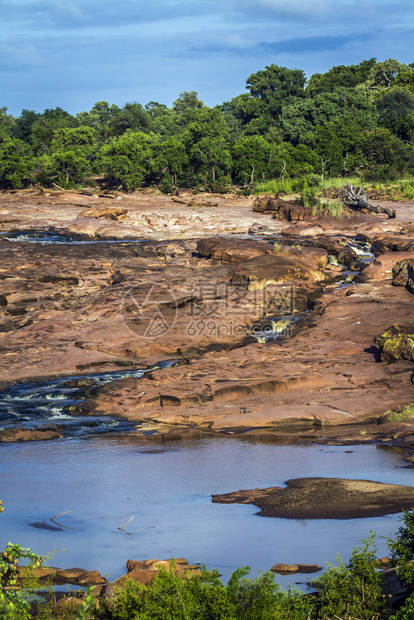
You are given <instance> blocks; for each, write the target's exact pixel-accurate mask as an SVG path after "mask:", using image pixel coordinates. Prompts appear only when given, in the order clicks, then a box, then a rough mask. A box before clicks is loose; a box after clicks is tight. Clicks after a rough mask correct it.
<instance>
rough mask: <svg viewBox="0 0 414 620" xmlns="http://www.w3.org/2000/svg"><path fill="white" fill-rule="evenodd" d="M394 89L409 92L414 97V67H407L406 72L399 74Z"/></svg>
mask: <svg viewBox="0 0 414 620" xmlns="http://www.w3.org/2000/svg"><path fill="white" fill-rule="evenodd" d="M393 87H394V88H397V89H398V90H408V92H410V93H412V94H413V95H414V67H413V66H411V67H407V69H406V70H403V71H401V72H400V73H398V74H397V76H396V78H395V80H394V82H393Z"/></svg>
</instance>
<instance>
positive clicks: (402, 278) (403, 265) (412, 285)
mask: <svg viewBox="0 0 414 620" xmlns="http://www.w3.org/2000/svg"><path fill="white" fill-rule="evenodd" d="M392 283H393V284H394V286H405V287H406V289H408V290H409V291H410V293H414V258H409V259H406V260H402V261H399V262H398V263H396V264H395V265H394V267H393V268H392Z"/></svg>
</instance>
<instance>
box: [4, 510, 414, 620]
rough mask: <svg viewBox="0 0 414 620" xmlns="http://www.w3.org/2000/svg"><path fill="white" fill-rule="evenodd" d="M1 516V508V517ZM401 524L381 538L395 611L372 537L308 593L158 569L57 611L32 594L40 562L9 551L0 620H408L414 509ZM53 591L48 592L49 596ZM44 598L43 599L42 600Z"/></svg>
mask: <svg viewBox="0 0 414 620" xmlns="http://www.w3.org/2000/svg"><path fill="white" fill-rule="evenodd" d="M1 510H2V506H1V502H0V511H1ZM401 521H402V525H401V527H400V528H399V530H398V532H397V534H396V536H395V537H393V538H390V539H389V540H388V548H389V551H390V563H391V565H392V566H394V567H395V570H396V574H397V576H398V578H399V580H400V582H401V584H402V585H403V586H405V588H406V596H405V600H404V599H402V600H400V601H399V604H400V608H399V609H398V611H396V610H395V609H394V610H392V609H390V608H389V607H387V605H386V602H387V597H388V594H387V592H384V590H383V579H382V575H381V572H379V570H378V560H377V556H376V551H377V549H376V545H375V534H373V533H372V532H371V533H370V534H369V536H368V538H367V539H366V540H364V541H362V544H361V546H360V547H358V548H355V549H354V550H353V551H352V554H351V558H350V560H349V561H348V563H345V562H344V561H343V560H342V559H341V558H340V557H338V565H337V566H333V565H329V564H328V566H327V569H326V571H325V572H324V573H323V574H322V576H321V577H319V578H317V579H315V580H313V582H312V584H311V585H312V589H313V591H312V592H311V593H309V594H305V593H303V592H302V591H300V590H298V589H296V588H291V587H289V588H288V589H287V590H283V589H281V588H280V586H279V584H278V583H276V582H275V579H274V575H273V573H271V572H266V573H262V574H260V575H259V576H258V577H256V578H253V579H250V578H248V574H249V570H250V569H249V567H245V568H239V569H237V570H236V571H234V573H233V574H232V575H231V577H230V579H229V581H228V583H227V584H223V583H222V582H221V580H220V575H219V573H218V571H216V570H213V571H207V570H206V569H205V568H204V567H203V568H202V570H201V575H200V576H193V577H191V578H182V577H179V576H178V575H177V573H176V572H175V571H174V566H172V567H170V570H166V569H162V568H161V569H160V571H159V574H158V576H157V577H156V578H155V579H153V580H152V581H151V582H150V583H149V584H147V585H142V584H140V583H136V582H135V581H133V580H132V579H127V580H126V582H125V583H124V584H123V585H122V586H120V587H119V588H116V587H115V594H114V596H112V597H110V598H103V599H100V600H99V601H97V600H95V598H94V596H93V588H89V590H88V591H87V592H86V593H85V594H84V595H83V598H81V599H79V598H76V596H75V597H72V598H71V600H70V601H68V603H66V604H65V605H63V606H59V607H57V606H56V604H55V603H54V602H53V597H52V600H49V601H48V602H46V601H43V599H41V598H39V597H38V596H36V591H35V589H34V580H33V578H32V576H31V572H33V571H32V569H33V568H35V567H37V566H39V564H40V563H41V562H42V558H41V557H40V556H36V555H35V554H33V553H32V552H30V550H26V549H21V548H20V547H19V546H18V545H10V544H9V545H8V546H7V547H6V549H5V550H4V551H3V552H2V555H1V559H0V619H1V620H22V619H23V620H24V619H27V620H28V619H30V618H37V619H39V620H52V619H55V618H60V619H62V620H63V619H67V620H69V618H71V619H73V618H74V619H75V620H87V619H89V620H188V619H189V618H191V619H193V620H239V619H243V620H329V619H331V618H337V619H338V620H372V619H373V618H375V619H376V620H386V619H387V620H411V619H412V618H413V611H414V593H413V591H414V510H411V511H404V512H403V514H402V516H401ZM19 558H28V559H29V565H28V567H27V569H26V577H25V580H24V581H23V582H19V583H18V582H17V580H16V572H17V569H16V564H17V560H18V559H19ZM52 592H53V591H52ZM49 598H50V597H49Z"/></svg>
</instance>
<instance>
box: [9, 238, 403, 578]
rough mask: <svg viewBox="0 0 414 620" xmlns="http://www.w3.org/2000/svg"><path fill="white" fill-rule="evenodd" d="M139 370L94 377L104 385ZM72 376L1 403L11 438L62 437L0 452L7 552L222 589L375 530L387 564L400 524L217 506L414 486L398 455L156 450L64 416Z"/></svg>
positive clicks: (244, 446) (347, 449)
mask: <svg viewBox="0 0 414 620" xmlns="http://www.w3.org/2000/svg"><path fill="white" fill-rule="evenodd" d="M29 238H30V239H31V240H33V237H29ZM16 240H17V239H16ZM20 240H21V239H20ZM65 241H66V242H67V241H68V240H67V239H66V240H65ZM37 242H39V238H38V241H37ZM40 242H43V243H48V242H49V243H50V242H56V240H55V239H53V240H51V239H47V238H44V237H40ZM367 253H368V252H367ZM143 372H144V371H142V370H136V371H132V370H125V371H117V372H113V373H104V374H99V375H97V374H93V375H88V376H89V377H91V378H92V379H94V381H95V383H97V384H103V383H105V382H108V381H111V380H113V379H114V378H120V377H122V376H128V375H129V376H130V375H134V376H136V377H140V376H142V375H143ZM73 378H74V377H73V376H71V377H65V378H59V379H56V380H52V381H44V382H39V383H36V384H18V385H15V386H13V387H11V388H9V389H8V390H5V391H3V392H2V393H1V394H0V425H1V426H2V427H3V428H7V426H8V425H15V424H18V425H19V426H27V427H28V428H33V427H35V426H36V425H37V424H42V425H44V424H57V425H58V426H59V427H60V428H61V429H62V434H63V437H62V438H60V439H56V440H50V441H44V442H42V441H34V442H22V443H5V444H1V445H0V463H1V472H2V476H1V491H0V497H1V499H2V501H3V505H4V512H3V514H2V515H1V528H0V548H2V547H3V546H5V545H6V544H7V542H9V541H11V542H14V543H15V542H18V543H19V544H20V545H22V546H24V547H30V548H31V549H32V550H33V551H34V552H36V553H39V554H46V553H49V552H52V559H51V560H49V564H50V565H52V566H59V567H61V568H71V567H75V566H76V567H80V568H85V569H87V570H94V569H97V570H99V571H100V573H101V574H103V575H104V574H105V573H107V575H108V579H109V580H113V579H115V578H117V577H119V576H120V575H121V574H123V573H124V572H125V563H126V561H127V560H128V559H135V560H143V559H147V558H156V559H166V558H171V557H185V558H186V559H188V560H189V561H190V562H191V563H193V562H194V563H195V562H200V563H202V564H205V565H206V566H207V567H208V568H217V569H218V570H219V571H220V573H221V574H222V576H223V579H224V580H226V579H228V577H229V576H230V574H231V572H232V571H233V570H235V569H236V568H238V567H240V566H246V565H249V566H250V567H251V569H252V571H251V576H256V574H257V571H258V570H261V571H263V570H268V569H270V568H271V566H272V565H273V564H275V563H281V562H283V563H304V564H306V563H309V564H321V565H322V566H325V563H326V562H331V563H334V562H335V559H336V556H337V554H340V555H341V556H342V557H343V558H344V559H345V560H347V559H348V558H349V556H350V553H351V551H352V548H353V547H354V546H356V545H359V543H360V541H361V539H363V538H366V537H367V535H368V534H369V532H370V530H372V531H375V532H377V538H376V542H377V545H378V553H379V555H380V556H381V555H386V553H387V547H386V539H387V537H389V536H390V534H394V533H395V532H396V531H397V529H398V527H399V523H398V519H399V515H388V516H385V517H379V518H368V519H367V518H364V519H350V520H335V519H327V520H290V519H275V518H268V517H259V516H257V514H256V513H257V511H258V509H257V508H256V507H255V506H251V505H238V504H213V503H212V502H211V495H212V494H217V493H228V492H230V491H235V490H238V489H249V488H255V487H269V486H276V485H279V486H283V484H284V482H285V481H286V480H288V479H291V478H298V477H305V476H324V477H333V478H335V477H336V478H341V477H346V478H357V479H369V480H376V481H379V482H386V483H393V484H404V485H411V484H412V475H413V474H412V470H411V469H407V468H405V467H404V462H403V461H402V460H401V453H399V452H398V451H395V450H391V449H388V448H386V447H385V446H376V445H372V444H371V445H360V446H358V445H355V446H320V445H306V446H305V445H280V444H276V443H263V442H259V441H257V440H255V439H254V438H252V437H248V436H244V437H241V438H240V437H239V438H234V437H230V436H217V437H216V438H204V439H203V438H201V439H188V440H179V441H169V442H164V443H160V442H156V441H154V438H151V437H142V436H136V435H133V434H131V433H130V431H131V430H132V429H133V428H134V425H133V424H132V423H129V422H128V421H125V420H114V419H110V418H107V417H106V418H91V417H82V416H79V415H77V416H71V415H68V414H67V413H66V412H65V408H67V407H68V406H70V405H73V404H79V401H80V400H81V392H80V391H79V390H78V389H77V388H76V387H73V386H68V384H67V381H69V380H72V379H73ZM62 513H64V514H62ZM55 515H60V516H56V517H55ZM52 517H55V518H54V520H53V521H51V518H52ZM131 517H133V518H132V520H131V521H130V522H129V523H128V525H127V526H125V528H124V529H122V530H121V529H118V528H119V527H120V526H122V525H123V524H124V523H126V522H127V521H128V520H129V519H131ZM276 579H277V581H279V582H280V583H281V585H282V586H287V584H288V583H292V584H293V583H300V584H305V583H306V579H307V576H306V575H293V576H292V575H291V576H279V575H277V576H276Z"/></svg>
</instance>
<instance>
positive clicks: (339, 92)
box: [281, 87, 377, 144]
mask: <svg viewBox="0 0 414 620" xmlns="http://www.w3.org/2000/svg"><path fill="white" fill-rule="evenodd" d="M347 117H349V118H352V120H353V122H354V124H355V126H359V127H360V128H361V130H362V129H373V128H374V127H375V126H376V124H377V110H376V107H375V105H374V104H373V103H371V102H370V101H369V100H368V99H367V98H366V97H365V96H364V95H363V94H362V93H361V92H360V91H358V90H356V89H355V88H342V87H341V88H337V89H336V90H334V91H333V92H331V93H322V94H319V95H316V96H315V97H314V98H313V99H299V100H297V101H295V102H294V103H291V104H290V105H287V106H284V107H283V110H282V114H281V126H282V129H283V130H284V132H285V136H286V138H287V139H288V140H289V141H291V142H292V143H293V144H298V143H300V142H303V141H304V140H305V139H306V136H307V135H308V134H309V133H311V132H312V131H315V129H316V128H317V127H319V126H321V125H322V126H324V127H326V126H327V125H328V124H329V123H330V122H333V121H335V120H337V119H340V118H343V119H345V118H347Z"/></svg>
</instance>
